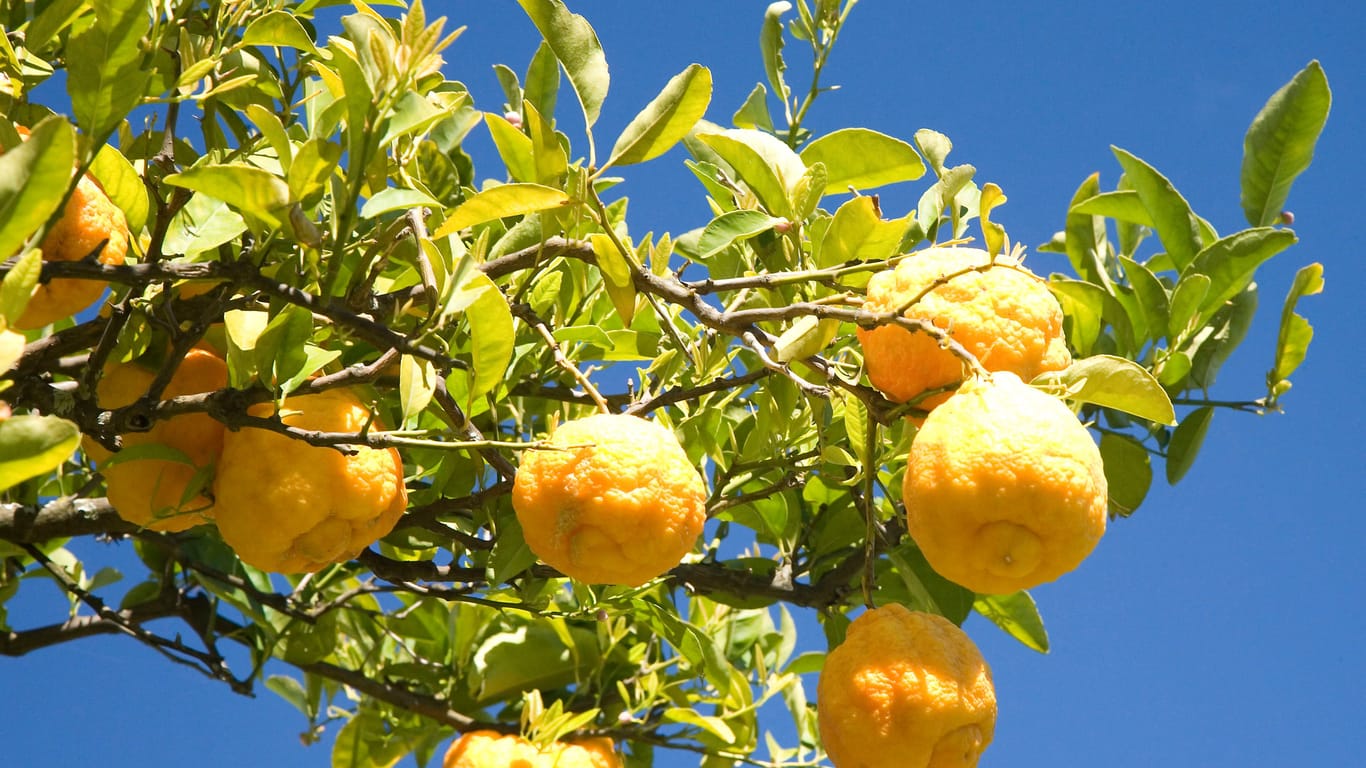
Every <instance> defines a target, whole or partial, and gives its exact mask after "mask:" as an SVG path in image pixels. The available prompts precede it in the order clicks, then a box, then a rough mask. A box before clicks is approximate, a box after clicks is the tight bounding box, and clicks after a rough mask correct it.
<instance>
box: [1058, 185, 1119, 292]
mask: <svg viewBox="0 0 1366 768" xmlns="http://www.w3.org/2000/svg"><path fill="white" fill-rule="evenodd" d="M1099 192H1100V174H1099V173H1093V174H1091V175H1090V176H1088V177H1086V181H1083V182H1082V183H1081V186H1080V187H1078V188H1077V191H1076V193H1075V194H1073V195H1072V205H1071V206H1070V207H1069V208H1068V210H1067V224H1066V229H1065V237H1066V240H1065V242H1066V247H1067V260H1068V261H1070V262H1072V269H1074V270H1076V272H1077V276H1078V277H1080V278H1081V279H1082V280H1084V281H1086V282H1088V283H1094V284H1096V285H1099V286H1101V287H1102V288H1105V289H1106V290H1107V291H1109V290H1112V289H1113V286H1112V285H1111V283H1110V275H1109V273H1108V272H1107V271H1106V269H1105V252H1104V248H1105V221H1104V220H1102V219H1101V218H1100V217H1099V216H1096V215H1093V214H1090V213H1084V212H1082V211H1080V210H1079V206H1080V205H1081V204H1082V203H1083V202H1085V201H1087V200H1090V199H1092V198H1094V197H1095V196H1096V195H1097V194H1099Z"/></svg>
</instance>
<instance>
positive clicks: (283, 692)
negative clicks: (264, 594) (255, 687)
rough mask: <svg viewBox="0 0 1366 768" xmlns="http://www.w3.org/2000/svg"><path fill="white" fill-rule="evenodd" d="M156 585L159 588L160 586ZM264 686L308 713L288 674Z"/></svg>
mask: <svg viewBox="0 0 1366 768" xmlns="http://www.w3.org/2000/svg"><path fill="white" fill-rule="evenodd" d="M157 586H158V589H160V586H159V585H157ZM125 607H126V606H125ZM266 687H267V688H269V689H270V690H272V691H274V692H275V695H276V696H279V697H280V698H282V699H284V700H285V701H287V702H289V703H290V704H292V705H293V706H294V708H295V709H297V710H299V711H300V712H301V713H303V714H304V715H305V716H306V715H308V711H309V706H308V694H307V693H305V692H304V687H303V686H302V685H301V684H300V683H299V681H298V680H295V679H294V678H292V677H290V676H288V675H271V676H270V677H268V678H266Z"/></svg>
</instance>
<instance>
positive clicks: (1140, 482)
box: [1100, 432, 1153, 515]
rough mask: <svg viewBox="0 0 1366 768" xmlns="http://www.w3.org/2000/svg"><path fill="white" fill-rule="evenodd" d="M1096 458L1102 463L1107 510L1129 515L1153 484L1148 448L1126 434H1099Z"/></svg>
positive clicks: (1140, 502)
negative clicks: (1103, 465) (1108, 500)
mask: <svg viewBox="0 0 1366 768" xmlns="http://www.w3.org/2000/svg"><path fill="white" fill-rule="evenodd" d="M1100 457H1101V460H1102V461H1103V462H1104V463H1105V484H1106V486H1107V487H1108V489H1109V495H1110V511H1111V513H1112V514H1118V515H1130V514H1133V512H1134V510H1136V509H1138V507H1139V505H1140V504H1142V503H1143V499H1145V498H1146V497H1147V496H1148V488H1149V487H1151V486H1152V484H1153V467H1152V457H1151V456H1149V454H1148V450H1147V449H1146V448H1144V447H1143V444H1142V443H1140V442H1138V441H1137V440H1135V439H1134V438H1132V437H1130V436H1128V435H1120V434H1116V433H1113V432H1106V433H1105V434H1103V435H1101V436H1100Z"/></svg>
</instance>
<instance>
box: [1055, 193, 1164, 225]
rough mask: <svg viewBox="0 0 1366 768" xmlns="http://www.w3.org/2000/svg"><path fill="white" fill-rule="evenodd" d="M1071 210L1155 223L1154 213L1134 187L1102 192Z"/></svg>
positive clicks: (1135, 221)
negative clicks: (1144, 204)
mask: <svg viewBox="0 0 1366 768" xmlns="http://www.w3.org/2000/svg"><path fill="white" fill-rule="evenodd" d="M1069 212H1071V213H1084V214H1087V215H1090V216H1108V217H1110V218H1112V219H1115V220H1117V221H1127V222H1130V223H1132V224H1140V225H1142V226H1145V227H1151V226H1152V225H1153V217H1152V215H1151V214H1149V213H1148V209H1147V208H1144V207H1143V200H1142V198H1140V197H1139V196H1138V193H1137V192H1135V191H1133V190H1132V189H1124V190H1115V191H1114V192H1101V193H1100V194H1098V195H1095V196H1094V197H1088V198H1086V199H1085V200H1083V201H1081V202H1080V203H1077V204H1076V205H1073V206H1072V208H1071V209H1070V211H1069Z"/></svg>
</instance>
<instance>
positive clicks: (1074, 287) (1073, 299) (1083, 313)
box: [1048, 278, 1137, 355]
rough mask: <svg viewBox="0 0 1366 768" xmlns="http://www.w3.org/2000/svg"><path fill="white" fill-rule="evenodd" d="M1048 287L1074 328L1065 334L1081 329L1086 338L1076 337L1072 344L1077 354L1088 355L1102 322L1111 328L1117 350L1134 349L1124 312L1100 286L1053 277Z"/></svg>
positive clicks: (1126, 312)
mask: <svg viewBox="0 0 1366 768" xmlns="http://www.w3.org/2000/svg"><path fill="white" fill-rule="evenodd" d="M1048 288H1049V290H1051V291H1053V295H1054V296H1057V297H1058V302H1059V303H1060V304H1061V305H1062V309H1063V314H1064V315H1065V316H1066V318H1067V319H1069V320H1072V321H1073V324H1074V328H1073V329H1072V330H1071V331H1069V333H1070V334H1073V335H1076V334H1078V332H1080V331H1082V330H1083V329H1085V333H1086V334H1087V335H1086V336H1080V335H1076V341H1077V344H1074V345H1073V346H1074V348H1075V349H1076V350H1077V352H1078V353H1079V354H1082V355H1086V354H1090V351H1091V346H1092V345H1093V344H1094V343H1095V342H1096V340H1097V338H1098V335H1099V333H1100V331H1101V330H1102V329H1103V327H1104V326H1103V324H1104V323H1108V324H1109V325H1110V326H1111V327H1112V328H1113V329H1114V337H1115V342H1116V344H1118V345H1119V346H1120V347H1121V348H1133V347H1135V346H1137V344H1136V341H1135V339H1134V329H1133V324H1132V323H1130V322H1129V312H1128V310H1126V309H1125V308H1124V305H1123V304H1121V303H1120V302H1119V300H1118V299H1116V298H1115V297H1114V296H1113V295H1111V294H1110V293H1107V292H1106V290H1105V289H1104V288H1102V287H1101V286H1099V285H1096V284H1095V283H1086V282H1082V281H1080V280H1066V279H1056V278H1055V279H1051V280H1049V282H1048ZM1069 338H1071V337H1069Z"/></svg>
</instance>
